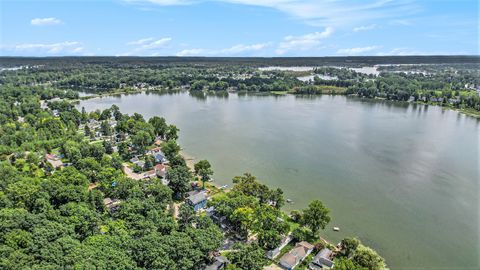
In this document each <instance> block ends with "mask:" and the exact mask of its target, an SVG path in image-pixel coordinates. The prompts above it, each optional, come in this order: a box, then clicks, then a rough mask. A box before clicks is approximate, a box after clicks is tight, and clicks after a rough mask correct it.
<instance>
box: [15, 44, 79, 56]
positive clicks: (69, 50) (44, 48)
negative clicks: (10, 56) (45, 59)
mask: <svg viewBox="0 0 480 270" xmlns="http://www.w3.org/2000/svg"><path fill="white" fill-rule="evenodd" d="M6 49H7V50H11V51H16V52H27V53H36V54H54V55H56V54H78V53H81V52H83V51H84V48H83V47H82V44H81V43H80V42H77V41H64V42H58V43H46V44H45V43H23V44H17V45H14V46H9V47H7V48H6Z"/></svg>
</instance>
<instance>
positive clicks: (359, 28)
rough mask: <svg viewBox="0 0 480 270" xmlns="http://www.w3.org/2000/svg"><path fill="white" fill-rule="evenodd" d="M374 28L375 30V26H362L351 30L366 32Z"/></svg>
mask: <svg viewBox="0 0 480 270" xmlns="http://www.w3.org/2000/svg"><path fill="white" fill-rule="evenodd" d="M375 28H377V25H376V24H370V25H362V26H359V27H355V28H353V32H361V31H368V30H373V29H375Z"/></svg>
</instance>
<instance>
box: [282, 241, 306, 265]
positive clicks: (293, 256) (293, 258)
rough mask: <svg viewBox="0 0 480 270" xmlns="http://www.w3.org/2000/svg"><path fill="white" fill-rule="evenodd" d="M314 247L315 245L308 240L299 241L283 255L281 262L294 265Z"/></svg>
mask: <svg viewBox="0 0 480 270" xmlns="http://www.w3.org/2000/svg"><path fill="white" fill-rule="evenodd" d="M313 247H314V246H313V245H312V244H310V243H308V242H305V241H302V242H299V243H297V244H296V245H295V247H294V248H293V249H292V250H290V251H289V252H288V253H286V254H285V255H283V256H282V258H281V259H280V262H282V263H283V264H288V265H290V266H294V265H296V263H297V262H299V261H301V260H303V259H304V258H305V256H306V255H307V253H308V251H309V250H312V249H313Z"/></svg>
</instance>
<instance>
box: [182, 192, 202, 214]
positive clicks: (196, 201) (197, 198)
mask: <svg viewBox="0 0 480 270" xmlns="http://www.w3.org/2000/svg"><path fill="white" fill-rule="evenodd" d="M188 194H189V196H188V197H187V199H186V202H187V203H188V204H190V205H191V206H193V209H194V210H195V211H200V210H201V209H203V208H205V206H207V193H206V191H205V190H201V191H198V190H196V191H192V192H189V193H188Z"/></svg>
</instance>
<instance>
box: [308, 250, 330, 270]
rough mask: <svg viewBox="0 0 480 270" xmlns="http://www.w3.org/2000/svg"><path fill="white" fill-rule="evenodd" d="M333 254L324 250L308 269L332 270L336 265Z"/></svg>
mask: <svg viewBox="0 0 480 270" xmlns="http://www.w3.org/2000/svg"><path fill="white" fill-rule="evenodd" d="M332 255H333V252H332V251H331V250H330V249H328V248H324V249H322V250H320V252H318V253H317V255H315V258H313V261H312V262H311V263H310V264H309V265H308V268H309V269H311V270H320V269H332V268H333V266H334V264H333V261H332Z"/></svg>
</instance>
